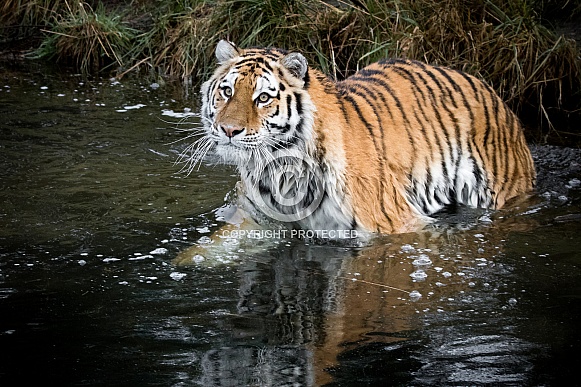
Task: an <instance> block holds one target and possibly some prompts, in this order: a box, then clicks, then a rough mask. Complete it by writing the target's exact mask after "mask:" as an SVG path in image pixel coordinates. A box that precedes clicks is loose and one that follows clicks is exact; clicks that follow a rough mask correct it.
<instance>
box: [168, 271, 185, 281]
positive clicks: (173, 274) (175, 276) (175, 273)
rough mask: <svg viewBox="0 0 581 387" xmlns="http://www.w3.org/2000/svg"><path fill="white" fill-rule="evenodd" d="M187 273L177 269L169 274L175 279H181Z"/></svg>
mask: <svg viewBox="0 0 581 387" xmlns="http://www.w3.org/2000/svg"><path fill="white" fill-rule="evenodd" d="M186 275H187V274H186V273H180V272H177V271H173V272H171V273H170V274H169V276H170V277H171V279H173V280H174V281H180V280H182V279H184V277H185V276H186Z"/></svg>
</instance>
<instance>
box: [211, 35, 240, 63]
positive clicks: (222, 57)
mask: <svg viewBox="0 0 581 387" xmlns="http://www.w3.org/2000/svg"><path fill="white" fill-rule="evenodd" d="M239 55H240V52H239V51H238V48H237V47H236V46H235V45H234V43H230V42H228V41H226V40H220V41H219V42H218V45H217V46H216V58H217V59H218V63H224V62H227V61H229V60H230V59H234V58H236V57H237V56H239Z"/></svg>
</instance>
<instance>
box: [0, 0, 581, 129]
mask: <svg viewBox="0 0 581 387" xmlns="http://www.w3.org/2000/svg"><path fill="white" fill-rule="evenodd" d="M95 3H96V1H95ZM110 3H115V4H118V3H119V1H112V2H110ZM99 4H101V2H99ZM130 6H131V7H129V9H130V11H131V18H128V21H133V23H134V28H135V29H136V30H139V31H141V32H139V31H135V30H132V29H129V28H128V27H127V26H126V24H124V23H123V22H122V17H121V15H120V14H119V12H117V11H116V10H114V9H111V8H109V9H106V8H105V7H102V6H100V5H98V6H96V7H95V9H94V10H93V8H91V7H90V6H89V5H88V4H87V2H83V1H81V2H78V1H76V2H73V1H72V0H71V1H69V2H67V1H54V2H49V1H44V0H31V1H16V0H7V1H5V2H4V5H3V8H1V10H2V12H3V14H4V15H7V14H13V15H17V16H15V18H16V19H15V18H12V19H11V20H12V21H11V22H12V23H14V20H17V19H18V20H21V21H22V23H24V20H27V22H30V23H37V22H38V21H39V20H41V18H45V19H43V20H45V23H46V20H48V24H47V26H46V30H47V31H48V32H47V37H46V39H45V41H44V43H43V45H42V47H41V49H40V50H39V51H37V53H38V54H39V55H40V56H45V57H53V58H56V59H57V60H61V61H66V62H69V63H73V64H75V65H76V66H77V67H79V68H80V69H82V70H84V71H93V70H94V69H95V68H102V67H103V66H104V65H107V64H114V65H115V67H114V68H117V69H119V70H118V73H117V75H121V76H122V75H124V74H126V73H127V72H130V71H137V70H139V69H144V68H146V69H148V70H149V71H151V72H154V73H155V75H156V76H170V77H171V76H175V77H180V78H182V80H183V81H184V82H185V83H186V84H187V85H190V84H193V85H195V84H197V83H198V82H199V81H200V80H202V79H204V78H205V77H207V76H208V73H209V72H210V71H211V69H212V67H213V63H214V59H213V51H214V47H215V44H216V43H217V41H218V40H219V39H223V38H227V39H230V40H231V41H234V42H236V43H237V44H238V45H240V46H242V47H246V46H277V47H282V48H286V49H289V50H300V51H301V52H302V53H303V54H305V56H306V57H307V58H308V59H309V62H310V63H311V65H313V66H315V67H318V68H320V69H321V70H323V71H324V72H325V73H327V74H329V75H330V76H332V77H334V78H336V79H341V78H344V77H346V76H349V75H350V74H352V73H354V72H355V71H356V70H357V69H359V68H361V67H363V66H365V65H367V64H369V63H371V62H374V61H376V60H378V59H380V58H385V57H407V58H412V59H418V60H422V61H425V62H428V63H432V64H439V65H445V66H449V67H453V68H456V69H459V70H463V71H466V72H468V73H471V74H474V75H476V76H477V77H479V78H481V79H483V80H484V81H485V82H487V83H489V84H490V85H491V86H492V87H494V88H495V89H496V90H497V92H498V93H499V94H500V95H501V96H502V97H503V99H504V100H506V101H507V102H508V103H509V104H510V105H511V106H512V107H513V108H514V109H515V110H517V111H520V112H522V111H527V112H528V111H530V107H531V106H534V107H535V109H536V115H535V118H534V119H533V121H538V122H542V123H544V125H545V133H546V132H547V131H550V128H551V126H550V122H551V120H552V119H553V117H563V116H570V117H580V118H581V96H580V94H579V93H580V90H581V61H580V50H579V48H578V47H577V46H576V43H575V41H574V40H572V39H569V38H566V37H565V36H562V35H557V34H556V33H555V32H553V30H552V29H549V28H547V25H548V24H547V22H546V20H545V19H543V17H542V15H549V16H550V17H552V18H555V17H556V16H555V15H557V16H559V17H561V18H563V14H565V13H569V14H570V13H571V12H573V13H575V12H578V13H581V0H569V1H568V2H566V4H565V7H564V8H563V4H561V3H559V2H558V1H557V0H510V1H504V0H468V1H463V0H441V1H438V0H392V1H389V2H388V1H382V0H359V1H355V0H351V1H349V0H336V1H323V0H307V1H299V0H287V1H283V0H176V1H167V2H158V1H155V2H154V1H146V0H141V1H131V2H130ZM11 9H12V12H11V11H10V10H11ZM14 10H16V11H14ZM4 19H6V17H4ZM3 21H5V22H6V20H3ZM575 115H576V116H575ZM547 124H548V126H547ZM547 128H549V129H547ZM577 131H579V130H578V129H577Z"/></svg>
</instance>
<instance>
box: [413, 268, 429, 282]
mask: <svg viewBox="0 0 581 387" xmlns="http://www.w3.org/2000/svg"><path fill="white" fill-rule="evenodd" d="M410 277H412V278H413V279H414V280H415V281H423V280H425V279H426V278H427V277H428V275H427V274H426V272H425V271H423V270H422V269H418V270H416V271H414V272H413V273H412V274H410Z"/></svg>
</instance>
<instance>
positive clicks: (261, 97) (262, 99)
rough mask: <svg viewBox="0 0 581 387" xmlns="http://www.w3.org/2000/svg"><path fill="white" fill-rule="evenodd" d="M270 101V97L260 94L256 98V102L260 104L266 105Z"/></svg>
mask: <svg viewBox="0 0 581 387" xmlns="http://www.w3.org/2000/svg"><path fill="white" fill-rule="evenodd" d="M269 100H270V95H268V94H266V93H262V94H260V95H259V96H258V102H260V103H266V102H268V101H269Z"/></svg>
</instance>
